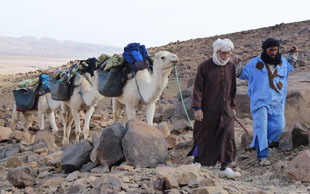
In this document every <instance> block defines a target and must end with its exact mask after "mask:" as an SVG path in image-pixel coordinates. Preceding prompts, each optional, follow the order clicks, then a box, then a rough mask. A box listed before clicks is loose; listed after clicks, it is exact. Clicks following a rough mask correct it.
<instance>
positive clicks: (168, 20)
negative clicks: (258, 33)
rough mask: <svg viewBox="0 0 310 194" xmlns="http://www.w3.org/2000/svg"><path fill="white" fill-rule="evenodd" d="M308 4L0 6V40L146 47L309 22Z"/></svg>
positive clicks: (100, 1)
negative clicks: (53, 40)
mask: <svg viewBox="0 0 310 194" xmlns="http://www.w3.org/2000/svg"><path fill="white" fill-rule="evenodd" d="M309 9H310V0H144V1H143V0H112V1H110V0H0V36H10V37H20V36H34V37H36V38H42V37H50V38H54V39H57V40H60V41H63V40H71V41H78V42H87V43H95V44H105V45H111V46H117V47H124V46H126V45H127V44H128V43H129V42H140V43H143V44H145V45H146V46H147V47H153V46H161V45H166V44H168V43H169V42H175V41H177V40H180V41H184V40H189V39H195V38H204V37H209V36H213V35H220V34H227V33H232V32H238V31H243V30H250V29H256V28H260V27H267V26H272V25H275V24H280V23H290V22H296V21H303V20H309V19H310V11H309Z"/></svg>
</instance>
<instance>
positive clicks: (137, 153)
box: [122, 119, 168, 167]
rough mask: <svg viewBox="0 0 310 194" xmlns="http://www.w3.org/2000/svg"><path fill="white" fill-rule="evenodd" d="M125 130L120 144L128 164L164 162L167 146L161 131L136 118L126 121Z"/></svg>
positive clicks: (147, 164) (145, 164)
mask: <svg viewBox="0 0 310 194" xmlns="http://www.w3.org/2000/svg"><path fill="white" fill-rule="evenodd" d="M126 131H127V133H126V134H125V136H124V138H123V140H122V146H123V152H124V155H125V159H126V161H127V163H128V164H129V165H133V166H141V167H155V166H157V165H158V164H161V163H165V161H166V160H167V157H168V148H167V143H166V140H165V136H164V135H163V134H162V132H160V131H159V130H158V129H156V128H155V127H152V126H150V125H148V124H147V123H145V122H143V121H140V120H138V119H132V120H130V121H128V122H127V124H126Z"/></svg>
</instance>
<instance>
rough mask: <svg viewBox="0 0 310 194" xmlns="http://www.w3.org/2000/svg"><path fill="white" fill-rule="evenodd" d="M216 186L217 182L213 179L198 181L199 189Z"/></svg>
mask: <svg viewBox="0 0 310 194" xmlns="http://www.w3.org/2000/svg"><path fill="white" fill-rule="evenodd" d="M210 186H215V181H214V179H212V178H209V177H207V178H203V179H199V180H198V187H210Z"/></svg>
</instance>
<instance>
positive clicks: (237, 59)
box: [231, 56, 241, 64]
mask: <svg viewBox="0 0 310 194" xmlns="http://www.w3.org/2000/svg"><path fill="white" fill-rule="evenodd" d="M231 60H232V62H233V64H237V63H239V62H240V61H241V59H240V58H238V57H236V56H233V57H232V59H231Z"/></svg>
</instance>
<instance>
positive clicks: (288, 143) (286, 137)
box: [279, 131, 293, 151]
mask: <svg viewBox="0 0 310 194" xmlns="http://www.w3.org/2000/svg"><path fill="white" fill-rule="evenodd" d="M279 149H280V150H281V151H291V150H292V149H293V141H292V134H291V132H289V131H284V132H283V133H282V134H281V135H280V140H279Z"/></svg>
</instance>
